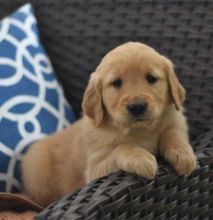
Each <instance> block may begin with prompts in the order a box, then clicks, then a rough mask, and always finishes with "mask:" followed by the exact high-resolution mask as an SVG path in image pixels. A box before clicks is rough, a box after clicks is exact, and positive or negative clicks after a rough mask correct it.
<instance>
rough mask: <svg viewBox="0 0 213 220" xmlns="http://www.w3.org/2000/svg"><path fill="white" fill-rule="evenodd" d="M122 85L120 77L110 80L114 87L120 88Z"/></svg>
mask: <svg viewBox="0 0 213 220" xmlns="http://www.w3.org/2000/svg"><path fill="white" fill-rule="evenodd" d="M121 85H122V80H121V79H116V80H114V81H113V82H112V86H114V87H115V88H120V87H121Z"/></svg>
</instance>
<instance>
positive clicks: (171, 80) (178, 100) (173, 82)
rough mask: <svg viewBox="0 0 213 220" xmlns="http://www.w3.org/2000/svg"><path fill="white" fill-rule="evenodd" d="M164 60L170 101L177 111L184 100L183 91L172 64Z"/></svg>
mask: <svg viewBox="0 0 213 220" xmlns="http://www.w3.org/2000/svg"><path fill="white" fill-rule="evenodd" d="M164 60H165V71H166V74H167V80H168V84H169V90H170V93H171V97H172V101H173V103H174V104H175V107H176V109H177V110H179V109H180V107H181V105H182V104H183V102H184V100H185V89H184V88H183V86H182V85H181V83H180V82H179V80H178V78H177V76H176V74H175V71H174V66H173V63H172V62H171V61H170V60H169V59H167V58H166V57H164Z"/></svg>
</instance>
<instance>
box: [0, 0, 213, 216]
mask: <svg viewBox="0 0 213 220" xmlns="http://www.w3.org/2000/svg"><path fill="white" fill-rule="evenodd" d="M25 2H26V1H25V0H16V1H13V0H7V1H5V0H0V16H1V17H3V16H4V15H6V14H8V13H9V12H11V11H12V10H13V9H15V8H17V7H18V6H19V5H21V4H23V3H25ZM30 2H32V3H33V5H34V7H35V12H36V15H37V18H38V21H39V27H40V31H41V36H42V40H43V42H44V44H45V46H46V48H47V51H48V53H49V55H50V57H51V60H52V62H53V65H54V67H55V69H56V71H57V72H58V78H59V79H60V81H61V83H62V85H63V87H64V90H65V93H66V96H67V98H68V100H69V102H70V103H71V104H72V106H73V108H74V110H75V112H76V113H77V114H78V115H80V112H81V101H82V95H83V91H84V89H85V86H86V84H87V81H88V78H89V74H90V73H91V72H92V71H93V70H94V69H95V67H96V65H97V64H98V62H99V61H100V59H101V57H102V56H103V55H104V54H105V53H106V52H107V51H109V50H110V49H112V48H113V47H115V46H117V45H118V44H121V43H123V42H126V41H130V40H131V41H132V40H134V41H141V42H145V43H147V44H149V45H151V46H153V47H154V48H156V49H157V50H158V51H160V52H161V53H163V54H165V55H166V56H168V57H170V58H171V59H172V60H173V62H174V63H175V65H176V72H177V73H178V76H179V78H180V80H181V82H182V83H183V85H184V86H185V88H186V90H187V100H186V102H185V107H186V110H187V112H186V114H187V116H188V120H189V125H190V137H191V143H192V145H193V147H194V149H195V151H196V154H197V156H198V166H197V169H196V171H195V172H194V173H193V174H192V175H191V176H189V177H178V176H177V174H176V173H175V171H174V170H173V169H172V168H171V167H170V166H169V165H167V164H166V163H165V162H164V161H163V160H162V159H161V158H159V172H158V175H157V177H156V179H155V180H154V181H148V180H146V179H144V178H142V177H139V176H136V175H132V174H127V173H124V172H117V173H113V174H111V175H109V176H107V177H103V178H100V179H98V180H96V181H94V182H92V183H90V184H89V185H86V186H85V187H83V188H82V189H80V190H79V191H77V192H75V193H73V194H70V195H67V196H65V197H63V198H62V199H61V200H59V201H57V202H55V203H53V204H51V205H50V206H49V207H48V208H46V209H45V210H44V211H43V212H42V213H40V214H39V215H38V217H37V218H36V219H37V220H47V219H49V220H56V219H62V220H66V219H72V220H81V219H88V220H100V219H101V220H112V219H115V220H124V219H130V220H136V219H144V220H151V219H153V220H154V219H155V220H165V219H169V220H177V219H183V220H187V219H193V220H207V219H209V220H210V219H213V129H212V128H213V117H212V116H213V71H212V69H213V14H212V13H213V1H211V0H140V1H139V0H108V1H106V0H61V1H56V0H34V1H30ZM68 175H69V174H68Z"/></svg>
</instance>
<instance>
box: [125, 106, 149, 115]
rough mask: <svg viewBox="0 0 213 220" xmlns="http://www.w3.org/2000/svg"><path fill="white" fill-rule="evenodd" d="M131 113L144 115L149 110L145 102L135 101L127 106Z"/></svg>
mask: <svg viewBox="0 0 213 220" xmlns="http://www.w3.org/2000/svg"><path fill="white" fill-rule="evenodd" d="M127 109H128V111H129V113H130V114H131V115H133V116H135V117H138V116H141V115H143V114H144V113H145V112H146V110H147V104H146V103H145V102H140V103H134V104H130V105H128V106H127Z"/></svg>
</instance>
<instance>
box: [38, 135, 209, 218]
mask: <svg viewBox="0 0 213 220" xmlns="http://www.w3.org/2000/svg"><path fill="white" fill-rule="evenodd" d="M193 146H194V147H195V153H196V155H197V157H198V164H197V168H196V170H195V171H194V172H193V174H192V175H191V176H189V177H179V176H178V175H177V174H176V172H175V171H174V170H173V169H172V168H171V167H170V166H169V165H168V164H166V163H165V162H164V161H162V160H160V162H159V172H158V175H157V177H156V179H155V180H153V181H150V180H146V179H145V178H143V177H140V176H137V175H133V174H128V173H125V172H116V173H113V174H111V175H109V176H106V177H102V178H100V179H97V180H95V181H93V182H91V183H90V184H88V185H86V186H85V187H83V188H82V189H80V190H78V191H77V192H75V193H73V194H70V195H66V196H64V197H63V198H62V199H61V200H59V201H57V202H54V203H52V204H51V205H50V206H48V207H47V208H46V209H45V210H44V211H42V212H41V213H40V214H39V215H38V216H37V218H35V219H37V220H47V219H48V220H56V219H57V220H58V219H61V220H65V219H72V220H81V219H88V220H96V219H97V220H100V219H102V220H111V219H116V220H124V219H134V220H135V219H146V220H148V219H150V220H151V219H155V220H161V219H162V220H165V219H170V220H175V219H211V217H210V216H212V217H213V132H208V133H206V134H204V135H201V136H200V137H198V138H197V139H196V140H195V141H194V142H193Z"/></svg>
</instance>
